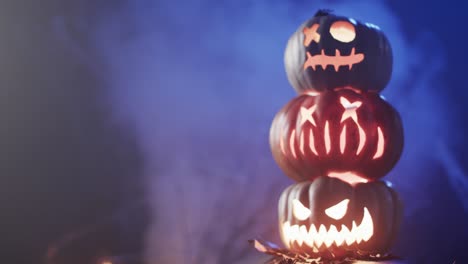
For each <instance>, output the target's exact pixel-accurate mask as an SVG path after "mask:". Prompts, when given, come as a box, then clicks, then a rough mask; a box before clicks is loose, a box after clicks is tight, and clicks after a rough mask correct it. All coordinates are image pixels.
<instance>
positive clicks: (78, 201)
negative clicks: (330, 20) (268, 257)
mask: <svg viewBox="0 0 468 264" xmlns="http://www.w3.org/2000/svg"><path fill="white" fill-rule="evenodd" d="M318 8H331V9H334V10H335V11H336V13H337V14H343V15H347V16H351V17H353V18H355V19H358V20H362V21H365V22H372V23H375V24H377V25H379V26H380V27H381V29H382V30H383V31H384V32H385V33H386V34H387V36H388V38H389V39H390V42H391V44H392V47H393V50H394V59H395V64H394V73H393V77H392V81H391V82H390V84H389V86H388V87H387V88H386V89H385V90H384V92H383V94H384V95H385V97H386V98H387V99H388V100H389V101H390V102H391V103H392V104H393V105H394V106H395V108H396V109H397V110H398V111H399V112H400V113H401V116H402V119H403V123H404V128H405V140H406V142H405V149H404V153H403V156H402V158H401V160H400V162H399V163H398V165H397V166H396V167H395V169H394V170H393V171H392V172H391V173H390V174H389V175H388V176H386V178H385V179H387V180H390V181H392V182H393V183H394V184H395V188H396V189H397V191H398V192H399V193H400V194H401V196H402V197H403V200H404V201H405V219H404V224H403V226H402V231H401V234H400V238H399V241H398V243H397V245H396V246H395V249H394V252H395V253H396V254H398V255H400V256H402V257H403V258H405V259H407V261H408V262H409V263H452V262H453V261H455V260H456V261H457V263H468V255H467V254H468V253H467V252H468V251H467V250H468V246H467V245H468V227H467V225H466V223H468V178H467V176H466V174H467V173H466V172H467V171H468V158H467V157H468V152H467V146H468V141H467V139H466V137H465V135H466V134H467V133H468V126H467V125H466V124H467V120H468V119H467V117H466V115H467V114H468V112H467V111H466V105H465V102H466V100H467V99H468V90H467V89H466V84H465V78H466V76H465V75H466V74H465V71H466V68H467V64H466V60H467V56H466V55H467V49H466V43H465V39H466V37H465V34H466V29H465V28H464V24H465V21H464V16H465V14H464V10H463V8H462V7H460V6H459V3H456V2H455V1H444V2H440V1H278V0H277V1H275V0H271V1H267V0H264V1H263V0H262V1H247V0H242V1H210V0H204V1H199V2H196V1H188V0H187V1H184V0H176V1H169V0H168V1H143V0H141V1H124V0H121V1H91V0H89V1H71V0H66V1H51V0H49V1H41V2H38V1H25V0H23V1H10V2H2V4H1V8H0V121H1V123H0V124H1V125H0V164H1V165H0V212H1V214H0V248H1V249H2V250H0V252H1V253H0V254H1V255H0V257H1V259H5V260H8V261H9V262H8V263H41V262H45V261H46V260H47V259H49V260H52V259H53V260H55V261H57V262H56V263H91V261H94V260H96V258H99V257H101V256H110V255H112V256H119V257H115V259H116V261H121V263H130V262H131V261H134V262H136V261H138V260H139V259H146V260H147V261H148V263H180V262H184V261H185V262H186V263H257V261H258V259H259V258H261V257H262V256H261V255H259V254H256V253H255V252H254V251H253V250H252V249H250V248H249V246H248V245H247V243H246V242H245V241H246V240H247V239H249V238H254V237H263V238H266V239H269V240H272V241H275V242H279V241H278V233H277V223H276V221H277V220H276V206H277V199H278V198H279V195H280V193H281V191H282V190H283V189H284V188H286V187H287V186H288V185H289V184H291V183H292V181H291V180H289V179H287V178H286V177H285V176H284V175H283V174H282V173H281V171H280V170H279V168H278V167H277V166H276V165H275V163H274V162H273V159H272V157H271V154H270V150H269V146H268V130H269V126H270V123H271V120H272V118H273V116H274V115H275V113H276V112H277V111H278V110H279V109H280V108H281V107H282V106H283V105H284V104H286V103H287V102H288V101H289V100H290V99H291V98H293V97H294V96H295V94H294V92H293V90H292V88H291V87H290V86H289V84H288V82H287V79H286V74H285V73H284V69H283V51H284V47H285V43H286V41H287V39H288V38H289V36H290V35H291V34H292V33H293V32H294V31H295V30H296V28H297V27H298V26H299V25H300V24H301V23H302V22H303V21H305V20H306V19H307V18H309V17H311V16H312V15H313V14H314V13H315V11H316V10H317V9H318Z"/></svg>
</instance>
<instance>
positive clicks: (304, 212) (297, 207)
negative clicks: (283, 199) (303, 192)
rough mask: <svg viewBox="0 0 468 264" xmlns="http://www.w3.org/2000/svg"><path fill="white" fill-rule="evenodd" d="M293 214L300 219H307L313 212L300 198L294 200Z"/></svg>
mask: <svg viewBox="0 0 468 264" xmlns="http://www.w3.org/2000/svg"><path fill="white" fill-rule="evenodd" d="M292 203H293V214H294V217H296V219H298V220H301V221H302V220H306V219H307V218H309V216H310V215H311V214H312V212H311V211H310V210H309V209H307V208H306V207H305V206H304V205H303V204H302V203H301V202H300V201H299V200H297V199H294V200H293V202H292Z"/></svg>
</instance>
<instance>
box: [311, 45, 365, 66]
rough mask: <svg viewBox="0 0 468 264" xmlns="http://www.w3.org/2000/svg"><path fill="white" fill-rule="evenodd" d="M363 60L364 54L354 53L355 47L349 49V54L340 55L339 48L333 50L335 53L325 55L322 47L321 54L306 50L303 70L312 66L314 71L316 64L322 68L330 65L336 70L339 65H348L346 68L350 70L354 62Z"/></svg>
mask: <svg viewBox="0 0 468 264" xmlns="http://www.w3.org/2000/svg"><path fill="white" fill-rule="evenodd" d="M363 60H364V54H362V53H355V49H354V48H353V49H352V50H351V53H350V54H349V55H341V53H340V50H338V49H336V50H335V55H326V54H325V51H324V50H323V49H322V52H321V54H317V55H313V56H312V55H311V54H310V52H307V60H306V61H305V63H304V70H306V69H307V68H308V67H312V69H313V70H314V71H315V70H316V68H317V66H321V67H322V69H324V70H325V69H326V68H327V66H329V65H331V66H333V68H334V69H335V71H336V72H337V71H338V70H339V68H340V67H341V66H346V65H347V66H348V69H349V70H351V69H352V68H353V65H354V64H357V63H360V62H361V61H363Z"/></svg>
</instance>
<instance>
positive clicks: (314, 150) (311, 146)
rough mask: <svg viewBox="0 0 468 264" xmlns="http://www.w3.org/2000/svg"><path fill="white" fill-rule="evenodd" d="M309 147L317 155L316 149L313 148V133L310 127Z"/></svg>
mask: <svg viewBox="0 0 468 264" xmlns="http://www.w3.org/2000/svg"><path fill="white" fill-rule="evenodd" d="M309 148H310V150H311V151H312V152H313V153H314V154H315V155H318V154H317V149H316V148H315V141H314V134H313V132H312V129H311V130H310V131H309Z"/></svg>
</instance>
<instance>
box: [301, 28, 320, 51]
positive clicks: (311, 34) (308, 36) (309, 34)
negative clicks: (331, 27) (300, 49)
mask: <svg viewBox="0 0 468 264" xmlns="http://www.w3.org/2000/svg"><path fill="white" fill-rule="evenodd" d="M318 27H319V24H313V25H312V26H311V27H310V28H308V27H305V28H304V29H303V30H302V33H304V46H306V47H307V46H309V45H310V42H312V41H315V42H317V43H319V41H320V34H319V33H317V29H318Z"/></svg>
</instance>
